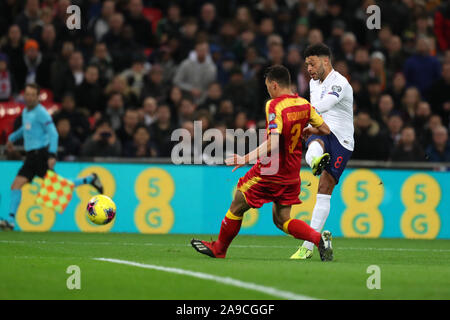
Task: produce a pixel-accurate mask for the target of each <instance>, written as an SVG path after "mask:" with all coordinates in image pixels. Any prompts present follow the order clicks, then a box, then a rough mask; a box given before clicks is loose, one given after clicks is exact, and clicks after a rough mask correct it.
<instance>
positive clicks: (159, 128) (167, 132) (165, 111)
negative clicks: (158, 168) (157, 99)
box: [150, 104, 175, 157]
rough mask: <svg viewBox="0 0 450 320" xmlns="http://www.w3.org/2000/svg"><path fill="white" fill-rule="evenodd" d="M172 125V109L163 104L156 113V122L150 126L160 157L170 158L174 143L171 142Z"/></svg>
mask: <svg viewBox="0 0 450 320" xmlns="http://www.w3.org/2000/svg"><path fill="white" fill-rule="evenodd" d="M174 129H175V128H174V127H173V125H172V121H171V114H170V107H169V106H168V105H166V104H162V105H160V106H159V107H158V109H157V111H156V122H154V123H153V124H152V125H151V126H150V135H151V136H152V137H153V141H154V142H155V147H156V149H157V150H158V156H159V157H170V155H171V152H172V147H173V145H174V143H173V142H172V140H171V135H172V131H173V130H174Z"/></svg>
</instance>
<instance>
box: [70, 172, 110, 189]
mask: <svg viewBox="0 0 450 320" xmlns="http://www.w3.org/2000/svg"><path fill="white" fill-rule="evenodd" d="M73 183H74V185H75V187H78V186H81V185H83V184H90V185H92V186H93V187H94V188H95V189H96V190H97V191H98V193H100V194H103V184H102V182H101V181H100V178H99V177H98V175H97V174H96V173H93V174H91V175H89V176H87V177H83V178H77V179H75V180H74V181H73Z"/></svg>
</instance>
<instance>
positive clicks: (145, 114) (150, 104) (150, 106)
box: [141, 97, 158, 127]
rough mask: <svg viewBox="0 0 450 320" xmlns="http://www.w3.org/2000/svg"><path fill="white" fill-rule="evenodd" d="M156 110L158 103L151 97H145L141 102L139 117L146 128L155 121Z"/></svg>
mask: <svg viewBox="0 0 450 320" xmlns="http://www.w3.org/2000/svg"><path fill="white" fill-rule="evenodd" d="M157 109H158V102H157V101H156V99H155V98H153V97H147V98H145V99H144V101H143V102H142V108H141V116H142V121H141V122H143V123H144V125H146V126H147V127H148V126H150V125H151V124H152V123H154V122H155V121H156V110H157Z"/></svg>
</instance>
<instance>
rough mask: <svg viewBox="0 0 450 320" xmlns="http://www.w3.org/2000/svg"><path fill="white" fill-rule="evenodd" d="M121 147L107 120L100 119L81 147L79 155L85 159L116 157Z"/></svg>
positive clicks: (119, 153)
mask: <svg viewBox="0 0 450 320" xmlns="http://www.w3.org/2000/svg"><path fill="white" fill-rule="evenodd" d="M121 151H122V146H121V145H120V142H119V141H118V140H117V137H116V134H115V133H114V129H113V128H112V127H111V123H110V122H109V120H107V119H104V118H103V119H100V120H98V121H97V123H96V125H95V131H94V134H93V135H92V136H90V137H89V138H88V139H87V140H86V142H85V143H84V145H83V146H82V150H81V155H82V156H85V157H118V156H120V155H121Z"/></svg>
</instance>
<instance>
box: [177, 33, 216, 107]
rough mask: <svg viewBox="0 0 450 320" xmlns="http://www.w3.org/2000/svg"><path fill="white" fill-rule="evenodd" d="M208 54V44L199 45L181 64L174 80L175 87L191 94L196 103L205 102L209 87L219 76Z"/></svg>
mask: <svg viewBox="0 0 450 320" xmlns="http://www.w3.org/2000/svg"><path fill="white" fill-rule="evenodd" d="M208 52H209V45H208V43H207V42H199V43H197V44H196V46H195V51H193V52H191V54H190V56H189V57H188V58H187V59H185V60H184V61H183V62H182V63H181V65H180V67H179V69H178V71H177V73H176V74H175V78H174V79H173V83H174V85H176V86H178V87H179V88H181V89H182V90H184V91H187V92H189V93H191V94H192V96H193V97H194V99H195V101H196V103H201V102H203V101H204V99H205V98H206V92H207V90H208V86H209V84H210V83H211V82H213V81H214V79H215V78H216V74H217V68H216V66H215V64H214V63H213V62H212V59H211V56H210V55H209V53H208Z"/></svg>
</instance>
